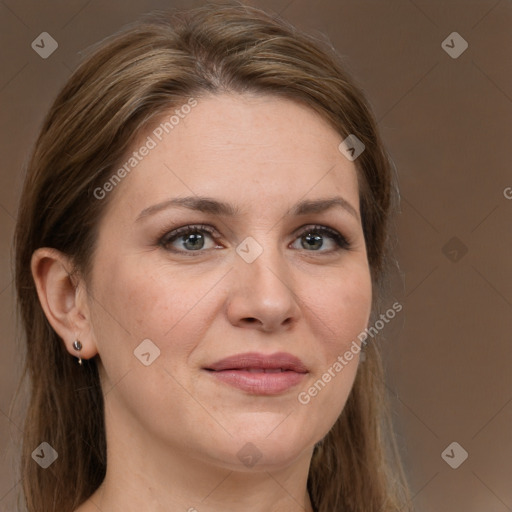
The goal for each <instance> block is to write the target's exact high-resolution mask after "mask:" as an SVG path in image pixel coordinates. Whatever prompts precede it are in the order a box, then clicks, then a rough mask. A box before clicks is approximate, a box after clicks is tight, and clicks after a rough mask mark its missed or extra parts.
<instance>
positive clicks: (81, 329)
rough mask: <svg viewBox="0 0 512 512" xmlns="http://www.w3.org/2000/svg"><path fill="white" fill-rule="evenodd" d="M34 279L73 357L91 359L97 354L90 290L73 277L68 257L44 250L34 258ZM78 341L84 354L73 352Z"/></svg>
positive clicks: (38, 252) (51, 323)
mask: <svg viewBox="0 0 512 512" xmlns="http://www.w3.org/2000/svg"><path fill="white" fill-rule="evenodd" d="M31 270H32V276H33V278H34V281H35V284H36V288H37V294H38V296H39V301H40V302H41V306H42V308H43V310H44V313H45V315H46V318H47V319H48V321H49V322H50V325H51V326H52V327H53V329H54V330H55V332H56V333H57V334H58V335H59V336H60V337H61V338H62V340H63V341H64V344H65V346H66V349H67V351H68V352H69V353H70V354H72V355H73V356H74V357H78V356H80V357H82V359H90V358H91V357H94V356H95V355H96V354H97V353H98V350H97V347H96V340H95V337H94V330H93V328H92V325H91V317H90V312H89V302H88V295H87V289H86V287H85V283H84V282H83V280H82V279H80V278H78V277H76V276H74V275H72V270H73V265H72V263H71V260H70V258H69V257H68V256H66V255H65V254H63V253H62V252H60V251H57V250H56V249H50V248H47V247H43V248H40V249H37V250H36V251H35V252H34V254H33V255H32V261H31ZM76 339H78V340H79V341H80V342H81V344H82V350H80V352H78V351H77V350H75V349H74V348H73V342H74V341H75V340H76Z"/></svg>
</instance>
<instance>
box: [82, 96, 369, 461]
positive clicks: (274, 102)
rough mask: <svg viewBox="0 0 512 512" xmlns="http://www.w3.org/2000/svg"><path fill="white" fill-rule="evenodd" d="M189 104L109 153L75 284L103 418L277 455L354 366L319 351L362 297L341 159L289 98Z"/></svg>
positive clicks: (153, 432)
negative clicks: (116, 156) (104, 205)
mask: <svg viewBox="0 0 512 512" xmlns="http://www.w3.org/2000/svg"><path fill="white" fill-rule="evenodd" d="M185 103H186V102H185ZM189 105H195V106H193V107H191V108H183V109H181V110H180V109H179V108H178V110H179V112H178V114H179V115H177V117H176V115H175V110H176V109H174V108H173V109H172V110H171V111H170V112H169V114H168V115H166V116H165V118H163V119H161V120H159V121H158V123H160V121H161V122H162V123H165V122H166V121H169V118H170V116H172V115H175V117H176V118H175V119H173V121H172V122H169V124H168V125H166V128H167V130H165V129H164V128H163V125H160V126H158V123H157V124H156V125H155V126H154V127H152V128H151V130H150V131H148V132H147V133H145V134H144V135H143V136H142V137H140V139H139V140H138V141H137V143H136V144H135V146H134V147H133V148H132V150H133V151H136V152H137V155H135V156H133V155H131V154H130V155H127V156H126V161H123V162H120V164H119V168H121V167H122V166H123V165H124V164H125V163H127V166H126V168H125V171H126V169H130V170H129V172H126V173H123V172H121V173H119V174H118V177H119V176H121V177H122V176H123V174H126V176H125V177H123V179H122V181H121V182H120V183H117V181H118V180H116V182H115V183H116V186H115V187H113V188H114V189H115V190H114V191H113V192H109V193H110V194H113V197H111V198H108V199H111V200H112V201H111V203H110V204H109V207H108V209H107V211H106V214H105V216H104V218H103V220H102V222H101V224H100V229H99V238H98V244H97V247H96V250H95V253H94V256H93V272H92V275H91V278H90V281H89V283H88V284H89V286H88V289H89V298H88V301H89V310H90V321H91V327H92V329H91V333H90V336H91V340H92V341H93V343H95V344H96V347H97V350H98V353H99V356H100V358H101V363H102V368H101V373H102V379H103V387H104V394H105V403H106V409H105V413H106V418H107V427H108V428H111V429H113V430H115V432H116V435H119V436H123V435H125V436H129V437H130V438H131V439H137V440H138V441H140V440H144V443H145V449H146V450H147V451H148V452H149V451H151V450H158V451H159V452H160V453H162V450H166V449H167V450H168V451H169V452H170V453H176V454H179V453H182V454H186V456H187V457H188V458H192V459H197V460H198V461H202V462H203V463H205V462H207V463H213V464H217V465H220V466H223V467H225V468H231V469H233V468H238V469H244V464H245V467H247V468H248V469H249V468H251V467H252V466H253V464H254V462H255V461H256V464H257V465H258V468H264V467H268V468H270V467H272V468H276V467H279V466H282V467H285V466H286V465H287V464H290V463H291V462H293V461H294V460H297V459H298V458H299V457H304V456H309V455H310V454H311V450H312V448H313V445H314V443H316V442H317V441H319V440H320V439H321V438H322V437H324V436H325V434H326V433H327V432H328V431H329V429H330V428H331V427H332V425H333V424H334V422H335V421H336V419H337V417H338V416H339V414H340V412H341V411H342V409H343V407H344V404H345V402H346V399H347V396H348V394H349V391H350V389H351V387H352V384H353V381H354V378H355V374H356V371H357V366H358V356H357V355H354V357H353V359H352V360H350V361H348V360H346V359H345V358H344V359H343V360H344V361H345V363H346V364H344V365H342V369H341V370H340V369H339V368H340V366H339V365H338V366H336V365H335V363H336V361H338V362H339V361H340V360H339V357H343V356H344V354H345V353H346V352H347V351H349V350H350V349H351V347H352V352H353V353H355V352H356V350H354V346H355V345H354V344H353V342H354V341H356V342H357V344H359V342H358V341H357V336H358V334H360V332H361V331H363V330H364V329H365V327H366V326H367V322H368V318H369V314H370V306H371V280H370V272H369V267H368V261H367V255H366V247H365V242H364V238H363V231H362V226H361V220H360V212H359V191H358V184H357V176H356V168H355V165H354V163H353V162H351V161H349V160H348V159H347V158H345V157H344V156H343V154H342V153H341V152H340V151H339V149H338V146H339V144H340V142H341V140H342V138H341V137H340V136H339V135H338V134H337V133H336V132H335V131H334V130H333V129H332V128H331V127H330V126H329V125H328V124H327V123H326V122H325V121H324V120H322V119H321V118H320V116H318V115H317V114H316V113H315V112H314V111H313V110H311V109H309V108H307V107H305V106H301V105H299V104H297V103H294V102H292V101H289V100H285V99H278V98H275V97H270V96H262V95H259V96H258V95H235V94H229V95H228V94H224V95H218V96H206V97H204V98H198V99H197V104H195V103H194V102H193V101H191V102H189ZM185 112H187V113H185ZM178 118H179V121H178V122H176V119H178ZM171 127H172V128H171ZM148 137H149V139H148ZM142 146H145V147H146V148H148V149H147V151H146V150H141V149H140V148H141V147H142ZM130 156H133V158H135V159H136V162H137V163H136V164H135V160H132V161H131V164H130V163H129V158H130ZM108 188H109V186H108V185H107V186H106V187H105V189H108ZM206 198H207V199H206ZM178 199H179V202H177V201H176V200H178ZM94 200H98V201H100V200H106V199H94ZM320 200H321V201H331V200H335V201H333V202H332V203H329V204H330V207H328V208H327V207H322V204H316V202H318V201H320ZM323 206H326V204H324V205H323ZM189 227H190V228H189ZM178 229H179V230H180V231H179V233H176V231H177V230H178ZM186 229H189V231H186ZM331 233H332V234H331ZM227 358H229V359H227ZM340 364H341V363H340ZM333 365H334V366H333ZM326 373H328V374H329V375H330V378H328V377H325V374H326ZM319 381H320V382H319ZM315 383H316V387H315ZM311 388H314V389H313V391H311ZM315 389H316V392H315ZM308 390H309V391H308Z"/></svg>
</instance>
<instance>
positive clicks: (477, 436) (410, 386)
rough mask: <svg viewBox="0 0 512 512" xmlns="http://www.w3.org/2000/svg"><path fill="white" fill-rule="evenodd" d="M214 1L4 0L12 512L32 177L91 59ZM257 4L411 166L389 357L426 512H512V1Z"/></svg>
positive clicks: (2, 401) (4, 450)
mask: <svg viewBox="0 0 512 512" xmlns="http://www.w3.org/2000/svg"><path fill="white" fill-rule="evenodd" d="M201 3H202V2H201V1H167V2H166V1H157V0H139V1H134V0H131V1H129V2H126V1H121V0H115V1H110V2H99V1H98V0H92V1H89V0H72V1H67V2H64V1H62V2H59V1H46V2H36V1H35V0H5V1H3V2H1V3H0V63H1V68H0V69H1V78H0V102H1V105H2V109H1V120H0V123H1V127H0V129H1V133H2V137H1V142H0V144H1V145H0V158H1V165H0V169H1V171H0V172H1V174H0V244H1V245H0V261H1V268H0V292H1V293H0V302H1V310H0V311H1V323H0V327H1V333H2V343H1V345H0V386H1V387H0V510H1V511H13V510H15V504H14V503H15V496H16V493H17V492H18V491H19V487H20V486H19V482H18V478H17V477H16V476H15V474H14V468H15V466H16V463H17V454H18V452H17V448H16V440H17V438H18V437H19V433H20V425H21V423H20V418H19V414H18V413H16V412H12V411H10V403H11V400H12V396H13V393H14V390H15V386H16V384H17V378H18V375H19V366H20V361H21V356H22V351H21V348H20V346H19V344H18V342H15V339H16V337H15V313H14V308H13V296H14V290H13V286H12V263H11V237H12V233H13V227H14V219H15V216H16V210H17V201H18V197H19V191H20V186H21V183H22V176H23V175H22V170H21V169H22V167H23V164H24V163H25V161H26V159H27V155H28V152H29V150H30V148H31V146H32V144H33V142H34V139H35V136H36V134H37V131H38V128H39V126H40V124H41V121H42V117H43V115H44V113H45V111H46V110H47V108H48V107H49V105H50V102H51V101H52V99H53V98H54V96H55V95H56V93H57V91H58V89H59V88H60V87H61V86H62V85H63V83H64V82H65V80H66V79H67V77H68V76H69V74H70V72H71V70H72V69H74V67H75V66H76V65H77V63H78V62H79V60H80V51H81V50H83V49H84V48H86V47H87V46H89V45H90V44H92V43H94V42H96V41H98V40H100V39H102V38H103V37H105V36H107V35H109V34H111V33H112V32H114V31H115V30H117V29H118V28H120V27H121V26H122V25H123V24H125V23H128V22H131V21H133V20H134V19H135V18H137V17H138V15H139V14H141V13H143V12H146V11H148V10H151V9H155V8H165V7H171V6H180V7H181V6H194V5H199V4H201ZM252 4H254V5H257V6H261V7H264V8H267V9H269V10H272V11H275V12H277V13H281V14H282V15H283V16H284V17H285V18H287V19H289V20H290V21H292V22H294V23H296V24H298V25H299V26H301V27H302V28H305V29H307V30H309V31H312V32H315V33H318V34H319V33H325V34H327V35H328V37H329V38H330V40H331V41H332V43H333V45H334V46H335V47H336V48H337V49H338V51H339V52H340V53H341V54H342V55H343V57H344V60H345V62H346V65H347V67H348V69H349V70H350V71H351V72H352V73H353V74H354V75H355V77H356V79H357V80H358V81H359V83H360V84H361V86H362V87H363V88H364V90H365V91H366V93H367V95H368V97H369V98H370V101H371V103H372V105H373V107H374V109H375V112H376V116H377V119H378V120H379V126H380V129H381V131H382V134H383V136H384V140H385V143H386V145H387V147H388V149H389V151H390V153H391V155H392V158H393V160H394V162H395V164H396V167H397V173H398V177H399V183H400V190H401V197H402V202H401V215H400V216H399V218H398V221H397V226H398V235H399V244H398V257H399V261H400V267H401V270H402V274H403V277H402V279H401V280H398V281H397V284H396V285H395V288H394V294H393V296H392V298H391V300H390V305H391V303H392V302H393V301H394V300H399V301H401V302H402V303H403V305H404V310H403V311H402V312H401V313H400V314H399V315H398V316H397V317H396V319H395V320H393V322H392V323H390V324H389V325H388V326H387V327H386V330H385V335H386V340H385V341H384V342H383V343H384V344H385V351H386V366H387V369H388V386H389V390H390V395H391V397H392V404H393V407H394V421H395V424H396V428H397V431H398V433H399V441H400V445H401V450H402V453H403V456H404V458H405V461H406V465H407V473H408V475H409V479H410V482H411V486H412V491H413V493H414V495H415V498H414V502H415V504H416V507H417V510H418V511H420V512H459V511H464V512H505V511H511V510H512V378H511V369H512V364H511V363H512V344H511V343H510V340H511V332H512V315H511V312H512V311H511V308H512V271H511V260H512V258H511V256H512V244H511V229H510V222H511V220H512V200H508V199H507V198H506V197H505V193H504V192H505V191H506V189H507V187H512V173H511V172H510V162H511V158H510V148H511V142H512V139H511V135H512V121H511V120H512V87H511V83H512V80H511V79H512V51H511V49H512V45H511V43H512V30H511V29H512V2H511V1H510V0H499V1H498V0H480V1H475V0H466V1H463V0H449V1H441V0H439V1H427V0H414V1H412V0H392V1H383V0H380V1H379V0H372V1H370V0H366V1H363V0H323V1H316V2H315V1H313V0H276V1H264V0H260V1H254V2H252ZM43 31H45V32H49V33H50V34H51V35H52V36H53V37H54V38H55V39H56V40H57V42H58V44H59V47H58V49H57V50H56V51H55V53H54V54H53V55H51V56H50V57H49V58H48V59H46V60H44V59H42V58H41V57H40V56H39V55H38V54H36V53H35V52H34V51H33V50H32V48H31V46H30V45H31V43H32V41H33V40H34V39H35V38H36V37H37V36H38V35H39V34H40V33H41V32H43ZM454 31H456V32H458V33H459V34H460V35H461V36H462V37H463V38H464V39H465V40H466V41H467V42H468V44H469V47H468V49H467V50H466V51H465V52H464V53H463V54H462V55H460V57H458V58H457V59H452V58H451V57H450V56H449V55H448V54H447V53H446V52H445V51H444V50H443V48H442V47H441V43H442V41H443V40H445V39H446V38H447V36H448V35H449V34H451V33H452V32H454ZM510 195H511V196H512V190H511V191H510ZM454 237H456V240H455V241H453V240H452V238H454ZM450 240H452V241H451V242H450ZM446 244H448V246H447V245H446ZM466 250H467V252H465V251H466ZM452 441H457V442H458V443H459V444H460V445H462V446H463V447H464V449H465V450H466V451H467V452H468V453H469V458H468V459H467V460H466V461H465V462H464V463H463V464H462V465H461V466H460V467H459V468H458V469H455V470H454V469H452V468H451V467H449V466H448V465H447V464H446V463H445V462H444V460H443V459H442V458H441V453H442V452H443V450H444V449H445V448H446V447H447V446H448V445H449V444H450V443H451V442H452ZM34 448H35V447H34Z"/></svg>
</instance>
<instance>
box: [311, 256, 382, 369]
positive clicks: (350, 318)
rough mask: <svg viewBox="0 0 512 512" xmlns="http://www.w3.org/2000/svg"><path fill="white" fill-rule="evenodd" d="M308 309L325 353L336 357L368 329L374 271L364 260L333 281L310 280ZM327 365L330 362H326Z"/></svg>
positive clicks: (334, 275)
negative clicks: (370, 269) (371, 274)
mask: <svg viewBox="0 0 512 512" xmlns="http://www.w3.org/2000/svg"><path fill="white" fill-rule="evenodd" d="M304 296H307V298H306V299H305V300H306V302H307V306H308V307H307V308H304V311H305V314H308V311H309V312H310V313H309V314H310V322H309V323H310V325H313V326H316V329H317V330H318V332H317V333H316V334H317V335H316V336H315V337H316V339H317V340H321V341H322V347H321V349H322V354H323V355H324V356H329V357H330V358H332V357H333V356H334V355H336V356H337V355H338V354H339V353H340V351H345V350H346V347H347V346H350V344H351V342H352V341H353V340H354V339H355V340H357V337H358V335H359V334H360V333H361V332H362V331H364V329H365V328H366V327H367V324H368V320H369V317H370V312H371V305H372V283H371V277H370V271H369V268H368V265H367V263H366V262H365V261H364V260H361V261H357V262H353V263H352V264H351V265H350V266H347V267H345V268H344V269H343V270H342V271H340V272H338V273H336V274H334V273H333V275H332V278H330V279H322V280H315V279H314V277H313V278H309V279H308V289H307V294H306V293H305V294H304ZM325 362H327V361H325Z"/></svg>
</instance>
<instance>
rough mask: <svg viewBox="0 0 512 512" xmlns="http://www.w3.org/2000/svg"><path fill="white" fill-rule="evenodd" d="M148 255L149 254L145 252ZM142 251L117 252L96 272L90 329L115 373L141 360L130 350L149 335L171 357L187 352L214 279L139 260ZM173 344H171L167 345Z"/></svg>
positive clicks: (203, 325) (204, 325) (199, 331)
mask: <svg viewBox="0 0 512 512" xmlns="http://www.w3.org/2000/svg"><path fill="white" fill-rule="evenodd" d="M147 259H148V260H150V259H151V258H147ZM143 260H144V257H141V258H140V259H139V258H133V259H131V258H126V257H125V258H119V259H117V260H115V261H112V263H111V264H109V265H105V266H103V267H100V268H101V270H99V271H98V273H97V275H96V276H95V280H94V282H93V284H94V288H93V289H94V295H95V298H97V300H96V301H94V305H95V307H94V308H93V309H94V319H93V324H94V332H95V336H96V343H97V345H98V351H99V352H100V355H101V359H102V361H103V365H104V366H105V367H106V368H107V370H109V371H110V370H112V372H115V373H116V375H112V378H116V377H119V375H117V374H122V373H123V372H126V371H127V369H129V368H131V367H133V366H137V365H138V364H140V363H139V362H138V361H137V360H136V359H135V357H134V350H135V349H136V348H137V347H138V346H139V345H140V344H141V342H142V341H143V340H146V339H149V340H151V341H152V342H153V343H154V344H155V345H156V346H157V347H158V348H159V350H160V351H161V353H162V354H161V355H165V353H166V352H168V351H167V349H172V354H173V359H174V360H177V359H179V357H178V356H180V355H181V356H182V358H183V357H186V356H187V354H188V353H190V351H192V349H193V348H194V346H195V344H197V340H198V339H200V338H201V336H202V334H203V331H204V330H205V329H206V328H207V322H206V321H205V311H204V308H205V305H206V304H207V303H208V301H207V300H204V299H205V296H206V295H207V293H208V290H209V289H211V288H212V287H213V286H214V284H215V282H216V281H218V279H214V277H215V276H206V275H204V276H196V277H192V276H189V275H187V277H186V278H184V277H183V273H181V275H180V273H176V272H175V271H171V270H170V269H169V268H168V267H165V266H164V267H163V268H162V265H153V266H151V267H150V266H148V265H145V266H144V265H143V264H142V263H143ZM170 345H172V347H171V346H170Z"/></svg>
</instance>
